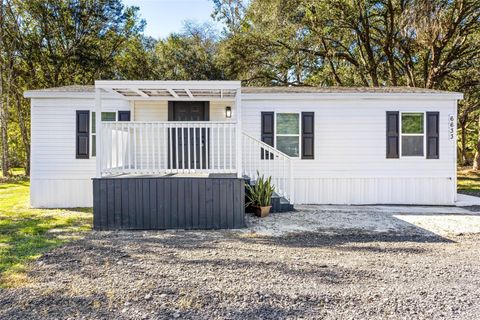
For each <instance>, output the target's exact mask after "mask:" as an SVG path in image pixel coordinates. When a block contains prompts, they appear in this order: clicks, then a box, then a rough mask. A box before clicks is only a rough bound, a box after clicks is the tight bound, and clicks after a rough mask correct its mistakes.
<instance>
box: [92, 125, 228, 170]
mask: <svg viewBox="0 0 480 320" xmlns="http://www.w3.org/2000/svg"><path fill="white" fill-rule="evenodd" d="M236 134H237V132H236V123H234V122H214V121H208V122H186V121H185V122H183V121H182V122H176V121H168V122H103V123H102V134H101V140H102V141H101V173H102V175H112V174H122V173H140V174H167V173H236V157H237V154H236V153H237V151H236V147H235V145H236V143H235V141H236Z"/></svg>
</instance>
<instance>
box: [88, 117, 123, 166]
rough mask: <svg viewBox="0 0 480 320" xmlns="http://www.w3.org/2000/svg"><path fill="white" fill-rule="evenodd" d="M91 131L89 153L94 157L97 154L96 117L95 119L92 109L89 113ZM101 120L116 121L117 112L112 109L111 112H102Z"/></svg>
mask: <svg viewBox="0 0 480 320" xmlns="http://www.w3.org/2000/svg"><path fill="white" fill-rule="evenodd" d="M90 114H91V119H90V123H91V128H92V130H91V132H90V136H91V138H90V141H91V143H90V146H91V149H90V154H91V156H92V157H95V156H96V154H97V132H96V131H97V130H96V122H95V121H96V119H95V111H92V112H91V113H90ZM102 121H117V113H116V112H114V111H112V112H102Z"/></svg>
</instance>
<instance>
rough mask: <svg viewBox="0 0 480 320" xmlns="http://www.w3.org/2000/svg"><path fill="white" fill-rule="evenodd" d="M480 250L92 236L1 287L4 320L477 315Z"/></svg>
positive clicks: (458, 239) (479, 238)
mask: <svg viewBox="0 0 480 320" xmlns="http://www.w3.org/2000/svg"><path fill="white" fill-rule="evenodd" d="M479 257H480V235H475V234H467V235H463V236H450V237H445V236H435V235H433V234H432V233H428V235H419V234H414V235H412V236H405V235H403V234H402V235H399V234H397V233H388V232H387V233H377V234H366V233H362V232H360V231H358V230H357V231H354V230H350V231H349V232H348V233H347V232H345V233H344V234H342V235H332V234H329V233H322V232H304V233H298V234H290V235H283V236H278V237H272V236H259V235H258V234H255V233H244V232H237V231H202V232H186V231H159V232H153V231H152V232H92V233H91V234H90V235H88V236H87V237H86V238H84V239H81V240H78V241H76V242H71V243H69V244H67V245H65V246H63V247H59V248H56V249H54V250H51V251H50V252H48V253H47V254H45V255H43V256H42V257H40V258H39V261H38V262H37V263H32V264H31V265H30V270H31V271H30V272H29V273H28V280H27V281H28V282H27V284H26V285H25V286H23V287H21V288H15V289H2V290H1V291H0V319H22V320H24V319H68V318H71V319H171V318H181V319H439V318H444V319H478V315H479V314H480V303H479V301H480V259H479ZM118 261H121V262H122V264H119V263H118Z"/></svg>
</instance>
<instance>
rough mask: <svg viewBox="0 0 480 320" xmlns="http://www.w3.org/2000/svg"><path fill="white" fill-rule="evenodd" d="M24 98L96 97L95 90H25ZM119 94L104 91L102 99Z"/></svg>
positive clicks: (113, 97) (116, 97)
mask: <svg viewBox="0 0 480 320" xmlns="http://www.w3.org/2000/svg"><path fill="white" fill-rule="evenodd" d="M23 97H24V98H53V99H62V98H69V99H94V98H95V92H62V91H35V90H32V91H25V92H24V93H23ZM119 98H120V97H119V96H118V95H114V94H111V93H103V95H102V99H119Z"/></svg>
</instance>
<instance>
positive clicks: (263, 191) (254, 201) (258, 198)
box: [246, 172, 275, 207]
mask: <svg viewBox="0 0 480 320" xmlns="http://www.w3.org/2000/svg"><path fill="white" fill-rule="evenodd" d="M257 176H258V179H257V181H256V183H255V185H254V186H250V185H247V186H246V187H247V190H246V191H247V192H246V194H247V204H246V205H247V206H257V207H268V206H270V204H271V202H272V195H273V192H274V191H275V187H274V186H273V185H272V177H268V178H267V179H265V177H264V176H263V175H262V176H260V175H259V173H258V172H257Z"/></svg>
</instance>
